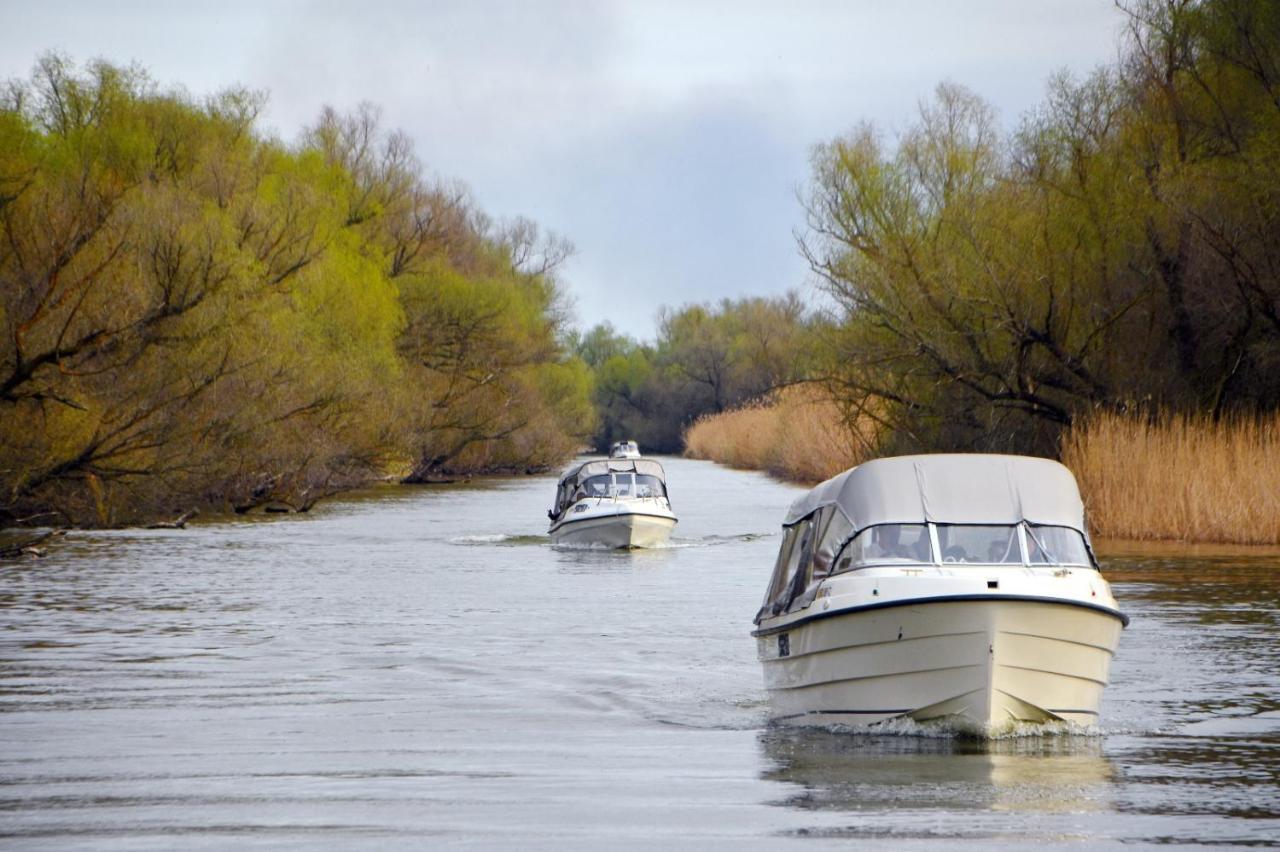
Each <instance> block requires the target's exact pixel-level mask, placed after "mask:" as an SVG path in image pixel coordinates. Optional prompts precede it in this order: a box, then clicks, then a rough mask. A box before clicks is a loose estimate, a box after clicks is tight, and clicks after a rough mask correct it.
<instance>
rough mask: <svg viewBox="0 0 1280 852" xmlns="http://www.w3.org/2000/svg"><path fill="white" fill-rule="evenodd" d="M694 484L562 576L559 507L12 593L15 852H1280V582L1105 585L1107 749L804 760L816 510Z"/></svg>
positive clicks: (485, 497) (1199, 565)
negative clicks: (867, 849)
mask: <svg viewBox="0 0 1280 852" xmlns="http://www.w3.org/2000/svg"><path fill="white" fill-rule="evenodd" d="M666 461H667V467H668V474H669V479H670V486H671V491H672V496H673V500H674V503H675V508H676V510H677V512H678V513H679V515H680V518H681V522H680V526H679V527H678V528H677V531H676V538H675V540H674V542H673V545H674V546H672V547H670V548H667V549H662V550H654V551H636V552H608V551H594V550H558V549H555V548H553V547H551V546H550V544H549V542H548V540H547V539H546V537H545V535H544V533H545V528H546V523H545V514H544V513H545V510H546V508H547V506H548V505H549V504H550V501H551V498H552V495H553V490H554V485H555V481H554V477H552V476H540V477H524V478H513V479H503V480H494V481H488V482H482V483H473V484H467V485H459V486H428V487H418V488H412V487H388V488H386V489H380V490H377V491H373V492H368V493H364V494H359V495H354V496H351V497H347V498H344V499H335V500H333V501H331V502H329V503H327V504H323V505H321V506H320V507H318V508H317V509H315V510H314V511H313V512H312V513H310V514H308V515H305V516H295V517H287V518H280V517H272V518H257V519H241V520H234V521H230V520H229V521H225V522H208V523H202V524H198V525H196V526H193V527H190V528H188V529H186V530H165V531H145V530H129V531H115V532H94V533H72V534H71V535H69V536H67V538H66V539H64V540H62V541H61V542H60V543H58V544H56V545H55V546H54V547H52V548H51V550H50V553H49V555H48V556H47V557H46V558H44V559H28V560H24V561H18V562H11V563H6V564H0V844H3V845H6V846H10V847H14V848H58V849H65V848H93V849H152V848H158V849H169V848H178V847H181V848H199V847H212V848H226V847H231V846H235V847H254V846H285V847H317V846H321V847H335V848H352V847H356V848H387V847H412V848H421V847H424V846H425V847H448V846H454V847H483V848H489V847H518V848H566V847H573V848H620V847H640V846H645V847H652V846H659V847H663V848H672V847H685V848H774V847H779V846H797V847H801V848H823V847H826V846H836V845H840V846H848V845H849V844H850V842H851V841H852V842H853V843H854V844H855V845H860V846H883V847H893V848H902V847H906V848H921V849H925V848H934V847H936V846H937V845H939V843H940V842H941V841H944V840H945V841H948V845H959V846H967V847H971V848H981V849H987V848H992V847H1007V848H1023V847H1026V846H1027V845H1029V844H1033V843H1034V844H1037V845H1055V846H1068V847H1079V848H1093V847H1097V846H1116V847H1119V846H1124V847H1126V848H1133V847H1141V846H1147V845H1157V844H1170V843H1176V844H1197V843H1199V844H1206V845H1231V844H1234V845H1250V846H1275V845H1280V777H1278V776H1280V643H1278V640H1277V628H1278V627H1280V625H1278V624H1277V621H1278V620H1280V619H1278V618H1277V611H1278V604H1280V580H1278V579H1277V573H1276V565H1277V561H1278V560H1277V558H1276V556H1275V555H1274V554H1271V555H1267V554H1259V553H1249V552H1245V553H1242V554H1237V555H1231V556H1213V555H1198V556H1188V555H1185V554H1183V555H1164V554H1161V553H1160V552H1158V551H1143V550H1132V549H1130V550H1126V551H1122V552H1117V553H1116V554H1114V555H1112V556H1111V557H1110V558H1108V559H1107V560H1106V567H1107V571H1108V576H1109V578H1110V580H1111V581H1112V583H1113V585H1114V588H1115V592H1116V597H1117V598H1118V599H1119V600H1120V601H1121V605H1122V607H1123V608H1124V609H1125V610H1126V611H1127V612H1128V613H1129V614H1130V615H1131V616H1132V618H1133V622H1132V624H1131V626H1130V627H1129V629H1128V630H1126V631H1125V634H1124V637H1123V639H1122V640H1121V646H1120V651H1119V655H1118V656H1117V658H1116V661H1115V664H1114V666H1113V668H1112V683H1111V686H1110V687H1109V688H1108V691H1107V693H1106V696H1105V699H1104V702H1103V707H1102V722H1101V726H1100V729H1099V730H1098V731H1096V732H1093V733H1092V734H1088V735H1085V734H1072V735H1066V734H1061V733H1058V734H1052V735H1028V736H1021V737H1015V738H1009V739H1003V740H998V741H995V742H991V743H982V742H975V741H970V740H963V739H957V738H953V737H949V736H922V735H919V733H920V732H912V731H905V732H901V731H900V732H898V733H896V734H890V735H866V734H857V733H850V732H828V731H794V730H781V729H775V728H771V727H769V726H768V725H766V724H765V718H766V704H765V697H764V694H763V691H762V689H761V676H760V670H759V666H758V664H757V662H756V659H755V646H754V640H753V639H752V638H751V636H750V630H751V616H752V615H753V614H754V612H755V610H756V608H757V606H758V604H759V601H760V598H761V596H762V594H763V591H764V585H765V582H766V579H767V577H768V574H769V572H770V570H771V567H772V562H773V556H774V551H775V549H776V547H777V543H778V537H777V530H778V524H779V522H780V520H781V517H782V514H783V512H784V510H785V508H786V506H787V505H788V503H789V502H790V501H791V500H792V499H793V498H794V497H795V495H796V494H797V493H799V490H798V489H796V488H793V487H791V486H786V485H782V484H779V483H777V482H774V481H771V480H770V479H768V478H767V477H765V476H763V475H760V474H754V473H743V472H739V471H732V470H727V469H724V468H720V467H717V466H714V465H712V464H709V463H706V462H695V461H686V460H681V459H670V460H666Z"/></svg>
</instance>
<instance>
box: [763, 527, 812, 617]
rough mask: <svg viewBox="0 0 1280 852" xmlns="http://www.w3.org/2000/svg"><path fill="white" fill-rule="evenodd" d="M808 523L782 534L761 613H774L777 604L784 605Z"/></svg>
mask: <svg viewBox="0 0 1280 852" xmlns="http://www.w3.org/2000/svg"><path fill="white" fill-rule="evenodd" d="M809 527H810V524H809V522H808V521H805V522H803V523H799V524H794V525H792V526H790V527H787V528H786V529H785V531H784V532H783V534H782V547H781V548H779V549H778V562H777V564H776V565H775V566H774V569H773V579H772V580H770V582H769V591H768V593H767V594H766V595H765V600H764V607H763V608H762V610H761V612H776V611H777V607H778V605H779V604H785V597H786V594H787V589H788V588H789V587H790V585H791V581H792V579H793V578H794V577H795V569H796V565H797V564H798V563H799V560H800V552H801V550H803V542H804V539H805V537H806V535H807V534H808V531H809Z"/></svg>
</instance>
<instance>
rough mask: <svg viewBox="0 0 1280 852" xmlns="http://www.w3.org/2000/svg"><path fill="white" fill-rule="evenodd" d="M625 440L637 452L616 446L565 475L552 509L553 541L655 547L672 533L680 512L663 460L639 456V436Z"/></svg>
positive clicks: (549, 512) (557, 490)
mask: <svg viewBox="0 0 1280 852" xmlns="http://www.w3.org/2000/svg"><path fill="white" fill-rule="evenodd" d="M623 443H625V444H630V447H629V449H630V450H632V451H634V452H635V455H634V456H633V455H614V454H613V452H611V453H610V458H608V459H597V460H595V461H589V462H584V463H582V464H579V465H575V466H574V467H571V468H569V469H568V470H567V471H565V473H564V475H562V476H561V477H560V482H559V485H558V487H557V488H556V503H555V506H554V507H553V508H552V509H551V510H550V511H548V512H547V516H548V517H549V518H550V519H551V529H550V530H549V532H550V535H551V543H552V544H567V545H578V546H584V545H592V546H596V547H614V548H619V547H656V546H659V545H662V544H665V543H666V542H667V540H668V539H669V538H670V537H671V531H672V530H673V529H674V528H675V525H676V516H675V513H674V512H672V511H671V501H670V498H669V497H668V496H667V478H666V473H665V472H664V471H663V470H662V465H660V464H658V462H656V461H654V460H652V459H645V458H640V453H639V450H638V449H636V445H635V442H634V441H628V442H623ZM614 447H615V449H616V448H617V447H618V445H617V444H615V445H614ZM627 449H628V448H625V447H624V451H626V450H627Z"/></svg>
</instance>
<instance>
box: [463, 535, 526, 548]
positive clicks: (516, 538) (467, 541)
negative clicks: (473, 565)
mask: <svg viewBox="0 0 1280 852" xmlns="http://www.w3.org/2000/svg"><path fill="white" fill-rule="evenodd" d="M550 541H551V539H549V538H548V537H547V536H545V535H506V534H503V533H496V534H493V535H461V536H458V537H456V538H451V539H449V543H450V544H460V545H463V546H471V547H477V546H493V545H497V546H498V547H523V546H526V545H545V544H549V543H550Z"/></svg>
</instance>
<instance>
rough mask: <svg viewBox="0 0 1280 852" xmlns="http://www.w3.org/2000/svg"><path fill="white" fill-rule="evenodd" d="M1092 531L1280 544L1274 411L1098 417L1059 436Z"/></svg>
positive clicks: (1278, 426) (1277, 418) (1279, 444)
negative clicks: (1235, 414)
mask: <svg viewBox="0 0 1280 852" xmlns="http://www.w3.org/2000/svg"><path fill="white" fill-rule="evenodd" d="M1062 461H1063V463H1064V464H1066V465H1067V467H1069V468H1071V470H1072V471H1074V473H1075V475H1076V479H1077V480H1078V481H1079V483H1080V491H1081V493H1082V494H1083V495H1084V500H1085V505H1086V507H1087V508H1088V512H1089V521H1090V524H1091V525H1092V527H1093V531H1094V534H1095V535H1098V536H1100V537H1109V538H1126V539H1146V540H1172V541H1198V542H1223V543H1235V544H1280V415H1269V416H1263V417H1239V418H1227V419H1223V420H1219V421H1216V422H1215V421H1213V420H1212V419H1210V418H1208V417H1205V416H1200V415H1164V416H1160V417H1156V418H1146V417H1132V416H1122V415H1118V414H1112V413H1099V414H1096V415H1093V416H1091V417H1088V418H1086V419H1084V420H1082V421H1079V422H1078V423H1077V425H1076V426H1075V427H1073V428H1072V429H1071V431H1070V432H1069V433H1068V434H1067V435H1066V436H1065V437H1064V439H1063V443H1062Z"/></svg>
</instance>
